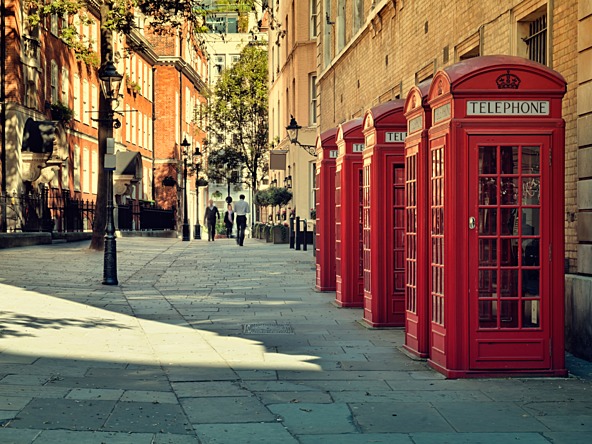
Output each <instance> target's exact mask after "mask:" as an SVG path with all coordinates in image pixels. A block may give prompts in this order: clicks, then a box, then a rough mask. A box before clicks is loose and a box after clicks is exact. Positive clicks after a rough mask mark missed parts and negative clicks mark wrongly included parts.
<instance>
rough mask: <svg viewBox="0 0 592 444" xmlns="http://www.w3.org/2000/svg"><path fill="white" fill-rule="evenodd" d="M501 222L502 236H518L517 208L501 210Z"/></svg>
mask: <svg viewBox="0 0 592 444" xmlns="http://www.w3.org/2000/svg"><path fill="white" fill-rule="evenodd" d="M501 213H502V222H501V232H502V235H514V236H516V235H518V219H517V218H516V214H518V208H502V209H501Z"/></svg>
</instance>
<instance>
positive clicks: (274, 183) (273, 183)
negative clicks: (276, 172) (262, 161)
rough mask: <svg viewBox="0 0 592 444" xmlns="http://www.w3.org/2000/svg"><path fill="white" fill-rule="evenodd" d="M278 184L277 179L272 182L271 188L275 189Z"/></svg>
mask: <svg viewBox="0 0 592 444" xmlns="http://www.w3.org/2000/svg"><path fill="white" fill-rule="evenodd" d="M277 184H278V181H277V179H273V180H272V181H271V182H270V184H269V186H270V187H273V188H275V187H277Z"/></svg>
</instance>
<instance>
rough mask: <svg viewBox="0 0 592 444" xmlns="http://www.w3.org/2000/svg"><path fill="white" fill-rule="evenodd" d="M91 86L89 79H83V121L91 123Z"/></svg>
mask: <svg viewBox="0 0 592 444" xmlns="http://www.w3.org/2000/svg"><path fill="white" fill-rule="evenodd" d="M88 111H90V88H89V84H88V80H87V79H84V80H83V81H82V122H83V123H86V124H87V125H89V124H90V113H89V112H88Z"/></svg>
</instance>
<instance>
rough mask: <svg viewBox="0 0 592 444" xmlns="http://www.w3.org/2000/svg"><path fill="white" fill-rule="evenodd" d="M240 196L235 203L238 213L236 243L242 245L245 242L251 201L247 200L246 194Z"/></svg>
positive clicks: (235, 209) (235, 210) (236, 212)
mask: <svg viewBox="0 0 592 444" xmlns="http://www.w3.org/2000/svg"><path fill="white" fill-rule="evenodd" d="M238 198H239V201H238V202H235V203H234V213H235V214H236V227H237V236H236V243H237V244H239V245H240V246H241V247H242V246H243V243H244V242H245V229H246V228H247V213H249V212H250V211H251V210H250V209H249V203H248V202H246V201H245V195H244V194H241V195H240V196H239V197H238Z"/></svg>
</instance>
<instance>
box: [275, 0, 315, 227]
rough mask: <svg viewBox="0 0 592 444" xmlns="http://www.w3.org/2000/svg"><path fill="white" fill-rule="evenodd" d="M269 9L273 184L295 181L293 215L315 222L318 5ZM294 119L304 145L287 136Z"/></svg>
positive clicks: (285, 4) (297, 4)
mask: <svg viewBox="0 0 592 444" xmlns="http://www.w3.org/2000/svg"><path fill="white" fill-rule="evenodd" d="M269 8H270V12H269V13H270V30H269V41H268V48H269V49H268V54H269V81H270V86H269V135H270V141H271V143H272V145H273V149H272V154H271V164H270V180H276V181H277V183H278V184H280V186H281V184H284V182H285V179H286V178H288V177H289V178H290V179H291V180H289V182H290V183H291V186H292V193H293V197H292V203H291V208H290V210H291V211H292V212H293V214H294V215H295V216H299V217H300V218H301V219H314V217H311V213H312V214H313V215H314V212H313V211H314V210H313V208H314V189H315V186H314V180H315V179H314V178H315V172H314V168H315V155H314V145H315V143H316V136H317V125H318V122H317V111H318V107H317V91H316V88H317V67H316V50H317V49H316V47H317V31H318V29H319V28H318V14H317V13H316V10H317V9H316V8H317V2H316V1H309V0H306V1H299V2H288V1H279V2H270V6H269ZM292 117H293V118H294V119H295V121H296V123H297V124H298V125H299V126H301V128H300V129H299V131H298V142H299V144H298V143H292V141H291V140H290V138H289V137H288V133H287V131H286V127H287V126H288V125H289V124H290V121H291V118H292ZM286 182H288V181H286Z"/></svg>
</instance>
